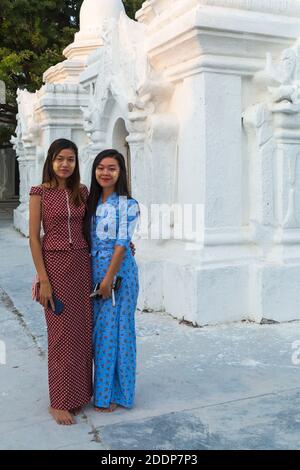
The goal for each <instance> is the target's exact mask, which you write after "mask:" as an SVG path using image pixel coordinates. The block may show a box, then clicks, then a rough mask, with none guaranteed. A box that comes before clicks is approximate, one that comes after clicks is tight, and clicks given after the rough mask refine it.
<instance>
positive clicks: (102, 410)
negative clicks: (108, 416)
mask: <svg viewBox="0 0 300 470" xmlns="http://www.w3.org/2000/svg"><path fill="white" fill-rule="evenodd" d="M116 408H118V405H117V404H116V403H111V404H110V405H109V407H108V408H99V407H98V406H95V411H97V412H98V413H112V412H113V411H115V409H116Z"/></svg>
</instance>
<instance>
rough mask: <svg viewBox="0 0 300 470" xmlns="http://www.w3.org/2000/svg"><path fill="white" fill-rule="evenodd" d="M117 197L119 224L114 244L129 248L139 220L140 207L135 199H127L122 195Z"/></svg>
mask: <svg viewBox="0 0 300 470" xmlns="http://www.w3.org/2000/svg"><path fill="white" fill-rule="evenodd" d="M119 199H120V201H119V226H118V234H117V239H116V245H119V246H123V247H124V248H129V244H130V242H131V239H132V236H133V233H134V231H135V228H136V226H137V223H138V220H139V216H140V208H139V204H138V202H137V201H136V200H135V199H127V198H126V197H123V196H120V198H119Z"/></svg>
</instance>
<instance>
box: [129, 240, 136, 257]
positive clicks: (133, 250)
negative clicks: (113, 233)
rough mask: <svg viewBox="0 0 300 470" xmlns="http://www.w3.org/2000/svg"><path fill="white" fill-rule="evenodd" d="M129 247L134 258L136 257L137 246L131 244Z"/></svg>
mask: <svg viewBox="0 0 300 470" xmlns="http://www.w3.org/2000/svg"><path fill="white" fill-rule="evenodd" d="M129 246H130V249H131V254H132V256H135V244H134V243H132V242H130V243H129Z"/></svg>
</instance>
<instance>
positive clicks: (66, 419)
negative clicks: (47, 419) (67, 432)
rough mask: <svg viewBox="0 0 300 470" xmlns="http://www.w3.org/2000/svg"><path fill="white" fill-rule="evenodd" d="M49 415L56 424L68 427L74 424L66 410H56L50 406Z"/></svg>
mask: <svg viewBox="0 0 300 470" xmlns="http://www.w3.org/2000/svg"><path fill="white" fill-rule="evenodd" d="M49 413H50V414H51V415H52V416H53V418H54V419H55V421H56V422H57V424H63V425H66V426H69V425H71V424H75V423H76V421H75V419H74V418H73V416H72V415H71V413H70V412H69V411H68V410H56V409H55V408H52V407H51V406H50V407H49Z"/></svg>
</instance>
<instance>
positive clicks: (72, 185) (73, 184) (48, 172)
mask: <svg viewBox="0 0 300 470" xmlns="http://www.w3.org/2000/svg"><path fill="white" fill-rule="evenodd" d="M65 149H70V150H73V152H74V155H75V162H76V164H75V169H74V171H73V173H72V175H71V176H70V177H69V178H68V179H67V181H66V186H67V188H69V189H71V191H72V195H71V197H72V200H73V202H74V204H75V205H76V206H80V204H82V202H83V199H82V195H81V192H80V172H79V161H78V148H77V146H76V144H74V142H72V141H71V140H68V139H56V140H54V142H52V144H51V145H50V147H49V150H48V154H47V158H46V160H45V163H44V168H43V181H42V183H43V184H46V185H48V186H49V187H58V180H57V177H56V175H55V173H54V170H53V161H54V159H55V157H57V155H59V153H60V152H61V151H62V150H65ZM53 183H54V186H53Z"/></svg>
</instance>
